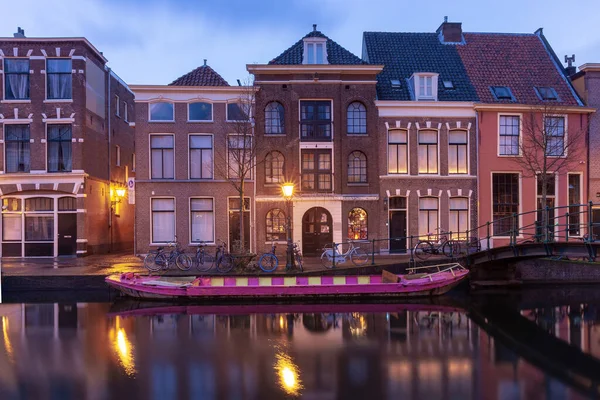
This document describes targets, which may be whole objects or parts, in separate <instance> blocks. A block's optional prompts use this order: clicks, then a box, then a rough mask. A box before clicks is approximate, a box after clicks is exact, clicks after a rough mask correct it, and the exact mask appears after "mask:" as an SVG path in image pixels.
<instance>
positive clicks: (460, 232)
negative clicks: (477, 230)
mask: <svg viewBox="0 0 600 400" xmlns="http://www.w3.org/2000/svg"><path fill="white" fill-rule="evenodd" d="M448 229H449V230H450V232H452V237H451V238H452V239H458V240H465V239H466V238H467V231H468V230H469V198H468V197H450V226H449V228H448Z"/></svg>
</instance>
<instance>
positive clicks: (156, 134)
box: [148, 133, 177, 181]
mask: <svg viewBox="0 0 600 400" xmlns="http://www.w3.org/2000/svg"><path fill="white" fill-rule="evenodd" d="M167 135H168V136H173V178H152V136H167ZM176 164H177V163H176V162H175V134H174V133H150V134H149V135H148V179H150V180H156V181H159V180H168V181H172V180H175V179H176V176H177V171H176V170H175V166H176Z"/></svg>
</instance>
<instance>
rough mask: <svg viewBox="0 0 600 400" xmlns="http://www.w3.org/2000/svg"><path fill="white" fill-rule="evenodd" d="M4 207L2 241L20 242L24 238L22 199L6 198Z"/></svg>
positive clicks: (3, 202) (3, 203)
mask: <svg viewBox="0 0 600 400" xmlns="http://www.w3.org/2000/svg"><path fill="white" fill-rule="evenodd" d="M2 206H3V208H2V240H4V241H20V240H21V239H22V237H23V235H22V229H21V227H22V224H21V223H22V214H21V199H17V198H15V197H5V198H3V199H2Z"/></svg>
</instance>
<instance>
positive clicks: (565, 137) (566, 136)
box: [542, 114, 569, 158]
mask: <svg viewBox="0 0 600 400" xmlns="http://www.w3.org/2000/svg"><path fill="white" fill-rule="evenodd" d="M546 118H562V119H564V121H565V132H564V133H565V134H564V135H563V154H562V155H560V156H553V155H549V154H548V155H547V157H551V158H567V157H568V156H569V148H568V147H567V143H568V140H569V118H568V115H567V114H542V124H544V132H546Z"/></svg>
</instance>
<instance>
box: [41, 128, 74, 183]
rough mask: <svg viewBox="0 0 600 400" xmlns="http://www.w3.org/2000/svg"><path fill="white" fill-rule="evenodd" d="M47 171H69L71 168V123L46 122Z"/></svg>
mask: <svg viewBox="0 0 600 400" xmlns="http://www.w3.org/2000/svg"><path fill="white" fill-rule="evenodd" d="M47 129H48V144H47V147H48V172H70V171H71V170H72V168H73V157H72V143H71V139H72V137H73V135H72V131H71V125H58V124H48V125H47Z"/></svg>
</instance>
